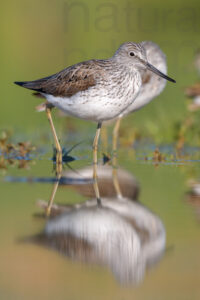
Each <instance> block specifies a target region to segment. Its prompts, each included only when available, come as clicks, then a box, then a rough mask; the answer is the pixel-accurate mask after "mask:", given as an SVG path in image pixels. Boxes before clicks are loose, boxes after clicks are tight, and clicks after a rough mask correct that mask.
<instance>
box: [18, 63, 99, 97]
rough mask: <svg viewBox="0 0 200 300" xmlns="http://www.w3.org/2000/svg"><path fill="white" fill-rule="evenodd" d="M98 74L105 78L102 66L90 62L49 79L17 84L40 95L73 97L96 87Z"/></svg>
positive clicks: (65, 70) (70, 68) (63, 71)
mask: <svg viewBox="0 0 200 300" xmlns="http://www.w3.org/2000/svg"><path fill="white" fill-rule="evenodd" d="M97 74H98V76H103V68H102V64H101V63H98V61H96V60H90V61H86V62H83V63H79V64H76V65H73V66H71V67H69V68H66V69H64V70H62V71H61V72H59V73H56V74H54V75H52V76H49V77H45V78H42V79H39V80H35V81H26V82H15V83H16V84H18V85H20V86H23V87H25V88H28V89H31V90H34V91H36V92H38V93H42V94H50V95H53V96H60V97H71V96H73V95H75V94H76V93H78V92H80V91H85V90H87V89H88V88H89V87H92V86H95V85H96V82H97Z"/></svg>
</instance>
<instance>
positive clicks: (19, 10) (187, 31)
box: [0, 0, 200, 300]
mask: <svg viewBox="0 0 200 300" xmlns="http://www.w3.org/2000/svg"><path fill="white" fill-rule="evenodd" d="M0 8H1V9H0V24H1V25H0V34H1V47H0V62H1V63H0V65H1V68H0V76H1V78H0V79H1V80H0V82H1V96H0V97H1V98H0V99H1V100H0V101H1V102H0V103H1V108H0V130H9V131H10V132H12V133H13V136H12V138H13V139H15V141H16V142H18V141H19V140H20V141H21V139H28V140H30V141H31V142H33V144H35V143H36V145H37V146H40V142H45V143H46V145H47V147H49V149H50V151H51V148H50V147H51V143H52V138H50V139H49V137H51V134H50V130H49V125H48V122H47V120H46V116H45V114H44V113H36V112H35V106H36V105H38V104H39V103H40V100H39V99H37V98H34V97H33V96H32V95H31V92H30V91H28V90H26V89H22V88H20V87H18V86H16V85H14V84H13V82H14V81H23V80H34V79H38V78H41V77H44V76H47V75H50V74H53V73H55V72H57V71H59V70H61V69H63V68H65V67H67V66H69V65H71V64H74V63H76V62H79V61H81V60H87V59H90V58H105V57H108V56H111V55H112V54H113V53H114V51H115V50H116V49H117V47H118V46H119V45H120V44H121V43H123V42H125V41H129V40H131V41H135V42H140V41H143V40H152V41H154V42H156V43H158V44H159V45H160V47H161V49H162V50H163V51H164V52H165V53H166V55H167V61H168V73H169V75H170V76H171V77H172V78H174V79H176V80H177V83H176V85H174V84H170V83H168V84H167V87H166V89H165V90H164V91H163V93H162V94H161V95H160V96H159V97H158V98H157V99H156V100H155V101H153V102H152V103H151V104H149V105H148V106H147V107H145V108H143V109H142V110H141V111H139V112H137V113H135V114H134V115H130V116H128V117H127V118H126V119H125V120H124V121H123V124H122V132H124V133H126V134H127V131H128V130H127V131H126V129H129V130H131V128H135V130H137V131H138V132H142V134H143V135H144V136H152V137H153V138H154V140H155V142H156V143H161V142H162V143H167V142H173V141H174V137H175V133H174V131H173V129H174V128H175V127H176V124H181V122H184V120H185V119H187V117H188V112H187V108H186V103H187V100H186V98H185V96H184V87H185V86H188V85H190V84H193V83H194V82H195V81H198V80H199V75H198V73H197V71H196V70H195V67H194V65H193V59H194V54H195V52H196V50H197V49H198V48H200V38H199V37H200V1H199V0H190V1H186V0H168V1H160V0H151V1H149V0H135V1H122V0H121V1H114V0H113V1H108V2H106V1H105V2H104V1H92V0H90V1H89V0H88V1H81V0H79V1H75V0H72V1H63V0H62V1H61V0H56V1H55V0H48V1H47V0H43V1H38V0H35V1H25V0H23V1H22V0H18V1H14V0H9V1H4V0H2V1H1V4H0ZM54 117H55V124H56V128H58V132H59V137H61V136H65V140H63V139H61V141H62V144H63V143H64V145H65V146H67V147H68V145H69V144H70V145H71V144H74V140H70V141H69V144H68V138H69V136H68V132H66V131H64V128H65V127H66V123H68V122H70V124H71V122H73V126H75V127H76V129H77V130H80V131H81V132H83V133H84V134H85V136H84V139H87V134H88V135H89V137H90V139H91V141H92V136H93V134H94V132H95V125H94V124H92V123H90V122H86V121H83V120H77V119H75V118H71V119H69V118H67V119H65V118H58V113H55V112H54ZM196 118H197V123H196V124H197V127H198V128H199V126H198V118H199V114H198V113H197V114H196ZM73 126H72V127H73ZM123 128H124V130H123ZM197 130H198V129H197ZM196 133H197V131H196V132H195V134H194V135H193V136H192V137H194V139H193V140H192V141H191V143H192V144H195V145H199V144H200V139H199V136H198V135H197V134H196ZM43 134H47V136H45V135H43ZM42 135H43V137H45V139H44V140H42V139H40V140H39V141H38V143H37V142H36V137H37V136H40V137H41V136H42ZM19 137H20V138H19ZM47 137H48V139H47ZM75 139H76V142H79V141H80V139H83V136H81V137H80V135H79V136H78V138H77V137H75ZM90 148H91V142H90V141H87V149H86V148H85V149H84V151H85V152H84V151H83V148H81V147H79V148H77V150H74V151H75V153H77V156H79V157H83V156H84V155H85V153H87V159H86V160H84V159H82V160H81V161H77V162H74V163H73V167H74V168H75V169H78V168H79V167H81V166H85V165H88V164H91V155H90V152H89V151H90ZM80 149H81V150H80ZM40 150H41V148H39V151H40ZM86 150H87V151H86ZM76 151H77V152H76ZM78 151H79V153H78ZM152 151H153V150H152ZM152 151H151V155H152ZM83 152H84V154H83ZM51 154H52V153H50V154H49V153H48V157H45V158H44V159H42V160H39V161H38V160H36V161H35V162H34V161H32V162H31V163H30V168H29V169H20V170H19V169H18V168H17V167H15V166H14V167H12V166H11V167H9V169H8V170H7V173H5V174H6V175H13V176H25V177H27V176H28V177H31V176H36V177H37V176H39V177H49V176H53V173H52V163H51V161H50V160H49V159H50V157H51ZM73 154H74V152H73ZM142 155H143V152H142V151H141V152H140V153H139V154H138V153H137V155H135V152H134V150H133V149H132V148H129V150H127V148H126V149H123V148H122V150H120V153H119V158H120V164H121V165H122V166H123V167H124V168H126V169H127V170H128V171H130V172H131V173H132V174H134V175H135V176H136V178H137V179H138V181H139V182H140V184H141V196H140V201H141V202H142V203H143V204H144V205H146V206H147V207H149V208H150V209H152V210H153V211H154V212H155V213H156V214H157V215H158V216H159V217H160V218H161V219H162V220H163V222H164V224H165V227H166V231H167V247H169V248H170V247H171V246H172V248H173V247H174V248H173V249H174V250H173V251H172V252H171V254H169V255H167V254H166V255H165V258H164V259H163V260H162V262H161V263H160V264H159V265H157V266H156V268H155V269H154V270H153V271H151V273H150V274H151V275H148V276H147V277H146V279H145V282H144V284H143V285H141V286H140V287H138V288H136V289H132V288H131V287H130V288H128V289H125V288H121V287H119V286H118V284H117V283H116V282H115V280H114V278H113V276H112V274H111V273H110V272H109V271H107V270H105V269H104V268H101V267H93V268H88V266H80V265H79V264H73V263H72V262H71V261H68V260H66V259H64V258H62V257H60V256H59V255H58V254H57V253H54V252H50V251H49V252H48V251H47V250H46V249H41V248H39V247H36V246H35V247H34V246H33V245H29V246H27V247H24V245H19V244H17V243H16V240H18V239H19V238H20V237H23V236H29V235H31V234H34V233H36V232H39V231H40V230H42V228H43V226H44V221H41V223H40V222H36V221H35V219H33V218H32V216H31V215H32V214H33V213H34V212H36V211H38V210H37V208H36V206H35V202H36V199H48V197H49V195H50V192H51V188H52V186H51V185H50V184H46V185H44V184H42V183H41V184H39V183H38V184H16V183H8V182H7V183H5V182H3V181H0V192H1V201H0V220H1V226H0V232H1V244H2V247H1V254H0V257H1V260H0V269H1V270H2V271H1V272H0V298H1V299H20V300H21V299H26V300H27V299H48V300H49V299H87V300H88V299H120V300H121V299H133V297H134V296H135V298H137V299H141V300H142V299H148V300H150V299H153V300H155V299H159V300H160V299H172V300H173V299H175V300H177V299H181V300H184V299H185V300H188V299H199V295H200V291H199V277H200V274H199V270H200V266H199V263H200V261H199V251H200V241H199V223H198V222H197V220H196V215H195V214H194V211H193V210H192V209H191V208H190V207H189V206H188V205H186V203H185V202H184V201H183V199H184V194H185V192H186V190H187V188H186V186H185V183H186V182H187V180H188V178H190V177H191V176H194V177H198V176H199V174H200V168H199V165H198V163H194V162H193V163H189V162H183V164H181V163H180V164H176V163H175V164H172V165H165V164H164V165H162V166H160V167H159V168H157V169H156V168H155V167H154V166H153V165H152V164H151V163H150V164H148V163H144V160H142V162H141V161H138V160H136V159H135V156H137V157H138V156H139V157H142V158H144V155H143V156H142ZM83 158H84V157H83ZM198 159H199V154H198ZM5 174H3V175H5ZM2 177H3V176H2ZM2 177H1V178H2ZM66 190H67V192H66ZM66 190H65V189H59V190H58V193H57V195H56V202H57V203H59V202H62V203H63V202H64V203H71V202H76V201H83V200H85V199H83V197H81V196H80V195H78V194H77V193H75V192H73V191H71V190H68V189H66Z"/></svg>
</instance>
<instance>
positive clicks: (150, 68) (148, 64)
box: [146, 63, 176, 82]
mask: <svg viewBox="0 0 200 300" xmlns="http://www.w3.org/2000/svg"><path fill="white" fill-rule="evenodd" d="M146 67H147V69H148V70H149V71H151V72H153V73H155V74H157V75H158V76H160V77H163V78H165V79H166V80H169V81H171V82H176V81H175V80H174V79H172V78H170V77H168V76H167V75H165V74H163V73H162V72H160V71H159V70H158V69H156V68H155V67H154V66H152V65H151V64H150V63H146Z"/></svg>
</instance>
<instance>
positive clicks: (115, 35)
mask: <svg viewBox="0 0 200 300" xmlns="http://www.w3.org/2000/svg"><path fill="white" fill-rule="evenodd" d="M0 16H1V18H0V23H1V26H0V30H1V49H0V53H1V55H0V59H1V70H0V76H1V110H0V128H9V129H13V128H14V130H15V131H16V130H20V131H23V132H30V131H32V130H33V129H34V130H39V129H40V128H41V127H42V128H44V127H47V126H48V124H47V122H46V118H45V116H44V114H38V113H36V112H35V110H34V108H35V106H36V105H37V104H38V103H39V100H38V99H34V97H32V95H31V93H30V91H28V90H25V89H21V88H19V87H18V86H15V85H14V84H13V82H14V81H23V80H34V79H38V78H41V77H43V76H47V75H50V74H53V73H55V72H57V71H59V70H61V69H63V68H65V67H67V66H69V65H71V64H74V63H77V62H79V61H81V60H87V59H90V58H105V57H108V56H111V55H112V54H113V53H114V51H115V50H116V49H117V47H118V46H119V45H120V44H121V43H123V42H125V41H129V40H131V41H136V42H140V41H143V40H152V41H154V42H156V43H158V44H159V45H160V47H161V49H162V50H163V51H164V52H165V53H166V55H167V61H168V73H169V75H170V76H171V77H173V78H175V79H176V80H177V84H176V85H174V84H170V83H168V84H167V88H166V89H165V91H164V92H163V93H162V94H161V95H160V97H158V98H157V99H156V100H155V101H154V102H153V103H151V104H150V105H148V106H147V107H145V108H144V109H143V110H142V111H141V112H139V113H136V114H135V115H134V117H133V116H132V115H131V116H130V117H129V118H128V119H127V120H126V121H125V122H128V124H131V123H130V122H132V119H133V118H134V125H135V126H136V127H137V128H139V130H140V129H144V130H145V129H148V127H151V126H152V131H155V132H157V131H158V134H159V135H162V136H163V135H165V136H166V138H169V135H170V134H171V131H170V130H169V128H170V126H172V125H171V124H173V122H174V121H177V120H181V119H182V118H183V115H184V114H185V113H186V107H185V100H184V95H183V89H184V87H185V86H187V85H189V84H191V83H194V81H196V80H197V78H198V74H197V71H196V70H195V68H194V66H193V58H194V53H195V52H196V50H197V49H198V48H199V47H200V39H199V35H200V2H199V1H198V0H191V1H187V0H176V1H174V0H169V1H159V0H152V1H148V0H140V1H137V0H135V1H108V2H106V1H105V2H104V1H89V0H88V1H61V0H57V1H52V0H50V1H45V0H44V1H37V0H36V1H21V0H19V1H14V0H13V1H12V0H10V1H1V10H0ZM56 122H57V124H58V123H59V122H62V120H57V121H56ZM75 122H77V123H78V124H79V123H81V125H82V126H90V125H91V124H90V123H89V125H86V122H85V121H79V120H76V121H75ZM82 126H81V127H82Z"/></svg>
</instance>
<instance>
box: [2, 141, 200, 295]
mask: <svg viewBox="0 0 200 300" xmlns="http://www.w3.org/2000/svg"><path fill="white" fill-rule="evenodd" d="M77 139H78V138H77ZM89 145H90V144H89V142H87V143H86V144H83V145H77V147H75V148H74V149H73V150H72V151H71V152H70V153H69V155H71V157H73V158H75V159H74V160H71V161H70V162H68V163H69V164H68V166H66V168H65V171H64V174H63V176H64V177H63V179H62V182H61V183H62V185H60V187H59V189H58V191H57V194H56V198H55V203H56V204H60V205H61V206H58V207H57V208H56V209H57V210H56V209H55V214H57V215H58V216H57V217H56V219H55V221H54V219H53V220H52V221H49V223H47V220H46V219H45V218H44V216H43V212H44V211H43V208H41V207H39V206H38V205H36V202H37V201H38V200H39V199H40V200H41V199H42V200H46V201H47V200H48V198H49V196H50V193H51V189H52V186H53V184H54V182H55V177H54V172H53V163H52V159H51V157H52V155H53V154H52V153H51V148H50V146H49V148H48V145H47V146H45V147H44V148H42V147H40V148H37V149H36V150H35V151H34V152H33V153H32V154H30V156H29V158H30V160H29V161H28V168H20V169H19V168H18V165H19V161H20V158H19V157H16V159H15V161H17V162H16V165H15V164H14V165H10V166H8V169H7V171H5V172H4V171H3V170H2V175H1V182H0V186H1V200H2V201H0V206H1V209H0V215H1V216H0V217H1V227H0V231H1V239H2V243H1V250H0V251H1V258H2V259H1V261H0V267H1V270H2V272H1V274H0V277H1V280H0V285H1V286H0V290H1V297H2V299H35V298H37V299H55V298H57V299H80V298H81V299H133V297H136V298H137V299H147V298H148V299H199V297H200V288H199V278H200V271H199V270H200V259H199V253H200V239H199V233H200V217H199V206H200V198H198V197H195V201H194V198H192V197H190V196H189V193H188V191H189V189H190V188H189V187H188V182H189V181H190V180H191V179H193V180H195V179H198V177H199V173H200V168H199V157H200V156H199V149H198V148H190V147H185V148H184V150H183V151H182V152H181V153H178V154H177V152H176V151H175V150H174V146H173V145H165V146H160V147H159V150H160V151H161V153H162V159H161V160H159V159H157V158H156V157H155V154H154V150H155V148H156V147H155V146H154V145H152V144H147V143H138V144H135V146H134V147H129V148H123V147H122V148H121V149H120V151H119V165H120V167H119V170H118V171H119V179H120V183H121V185H122V186H125V188H124V191H123V192H124V193H125V194H126V197H129V198H130V199H129V200H127V201H128V202H127V203H128V204H127V203H125V204H123V205H124V206H123V208H122V207H121V206H120V208H119V209H118V211H116V208H115V206H116V205H117V203H118V202H117V201H118V200H117V199H116V197H115V198H114V200H113V203H111V204H107V203H109V201H110V200H109V199H111V198H110V197H111V196H112V195H109V196H108V197H109V199H107V200H106V199H105V200H104V201H105V203H104V202H103V206H104V207H107V206H109V205H110V208H109V209H106V208H104V210H105V211H103V210H102V211H101V214H100V215H99V210H98V209H97V210H96V208H94V207H90V206H89V208H87V209H86V210H88V211H87V212H86V211H85V209H84V207H81V205H80V206H76V208H75V209H74V210H72V211H71V208H70V207H69V206H68V207H67V208H66V207H65V205H69V204H71V205H74V204H75V203H84V202H85V201H86V200H88V199H90V197H92V196H93V190H92V188H91V180H90V178H89V177H90V176H89V175H87V176H86V177H87V179H85V178H86V177H85V175H84V172H85V171H84V170H90V169H91V164H90V151H89V150H90V147H89ZM70 146H72V145H70ZM69 148H70V147H69ZM189 154H190V155H189ZM188 155H189V156H188ZM1 157H2V156H1ZM101 163H102V159H101V158H100V159H99V164H101ZM69 167H70V168H73V169H74V171H73V170H70V169H69ZM85 167H86V169H85ZM100 168H101V172H99V177H100V185H102V186H103V187H102V192H104V198H105V197H106V195H107V194H106V193H108V191H111V184H112V183H111V178H110V173H109V172H110V171H109V166H107V165H106V166H101V167H100ZM122 169H123V170H122ZM87 172H88V171H87ZM89 172H91V171H89ZM121 172H122V173H121ZM123 172H125V173H123ZM127 172H128V173H127ZM125 174H126V175H125ZM66 176H67V177H66ZM88 176H89V177H88ZM106 176H107V177H106ZM132 176H134V178H133V177H132ZM88 178H89V179H88ZM102 178H103V179H102ZM136 189H137V193H135V190H136ZM111 194H112V192H111ZM113 196H114V195H113ZM136 198H137V199H136ZM106 201H107V202H106ZM40 203H41V202H40ZM42 203H43V202H42ZM140 203H141V204H142V206H141V204H140ZM120 205H121V204H120ZM129 205H130V206H129ZM59 209H60V210H59ZM65 209H66V211H65ZM123 209H124V210H125V211H126V212H125V213H124V214H125V215H124V216H122V215H121V214H122V211H123ZM147 209H148V210H147ZM67 210H70V212H69V211H68V212H67ZM93 210H94V211H93ZM140 210H141V212H142V213H141V212H140ZM63 211H65V214H66V215H65V218H64V221H62V222H63V223H62V222H61V221H60V219H59V218H60V213H63ZM130 212H131V213H132V212H133V214H134V216H129V217H127V214H128V213H130ZM87 213H88V214H89V216H88V215H87ZM67 214H68V215H67ZM77 214H78V217H77ZM84 214H86V215H87V216H86V217H85V215H84ZM109 214H111V215H109ZM145 214H147V215H148V214H150V215H151V218H152V219H151V221H149V222H150V223H148V216H147V215H145ZM91 215H92V216H94V218H93V217H91ZM127 218H128V219H127ZM115 219H116V220H115ZM81 220H82V221H81ZM88 220H90V221H88ZM155 220H159V222H160V223H159V222H158V223H157V221H155ZM51 222H52V224H51ZM59 222H61V223H62V226H61V229H60V227H59V226H60V225H59V224H60V223H59ZM81 222H82V223H81ZM89 222H90V223H89ZM105 222H107V223H105ZM112 222H113V223H112ZM57 224H58V225H57ZM63 224H64V225H63ZM73 224H74V225H73ZM105 224H107V225H105ZM120 224H122V225H120ZM130 224H131V225H130ZM135 224H137V226H136V225H135ZM138 224H139V225H138ZM144 224H146V225H144ZM156 224H157V225H156ZM104 225H105V230H104V229H103V228H104ZM49 226H50V227H51V228H54V227H53V226H55V228H57V229H55V232H56V233H55V232H54V234H53V235H52V236H51V235H50V236H49V235H48V232H49V231H48V230H49V228H50V227H49ZM56 226H57V227H56ZM70 226H71V227H70ZM123 226H125V227H123ZM127 226H128V227H127ZM135 226H136V227H137V228H136V227H135ZM143 226H144V227H143ZM145 226H146V227H145ZM159 226H161V227H159ZM63 227H64V228H68V227H70V228H71V229H65V230H66V231H65V230H64V233H63V232H62V228H63ZM44 228H45V229H44ZM74 228H77V229H76V230H75V229H74ZM83 228H84V230H83ZM52 230H54V229H52ZM56 230H57V231H56ZM59 230H61V232H60V231H59ZM92 230H93V231H92ZM160 230H161V231H160ZM69 231H70V236H69ZM66 232H67V233H66ZM92 232H93V233H92ZM58 235H59V238H58ZM132 235H133V236H132ZM165 235H166V240H165ZM115 236H116V238H115ZM38 237H41V239H40V241H38V239H37V238H38ZM111 237H112V238H111ZM135 240H137V241H139V248H137V246H131V247H132V248H130V244H131V245H132V242H130V241H135ZM152 241H153V242H152ZM85 242H86V243H85ZM155 243H160V244H159V246H158V248H157V249H156V248H155ZM136 244H137V243H136ZM134 245H135V244H134ZM149 245H150V246H149ZM135 247H136V248H137V249H136V248H135ZM145 247H146V248H148V249H150V252H151V251H152V253H153V254H152V255H150V254H149V253H150V252H149V250H148V251H147V250H144V249H145ZM159 247H160V248H159ZM119 249H121V250H120V251H119ZM131 249H132V250H131ZM145 251H146V252H148V253H147V257H148V258H147V257H146V256H145V255H146V254H144V253H145ZM141 266H142V267H141ZM133 295H134V296H133Z"/></svg>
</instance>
